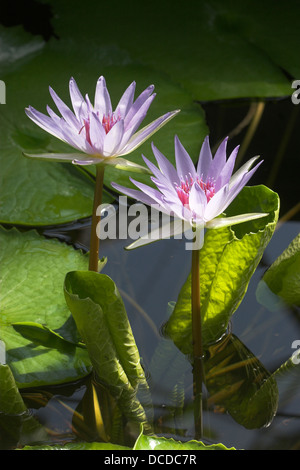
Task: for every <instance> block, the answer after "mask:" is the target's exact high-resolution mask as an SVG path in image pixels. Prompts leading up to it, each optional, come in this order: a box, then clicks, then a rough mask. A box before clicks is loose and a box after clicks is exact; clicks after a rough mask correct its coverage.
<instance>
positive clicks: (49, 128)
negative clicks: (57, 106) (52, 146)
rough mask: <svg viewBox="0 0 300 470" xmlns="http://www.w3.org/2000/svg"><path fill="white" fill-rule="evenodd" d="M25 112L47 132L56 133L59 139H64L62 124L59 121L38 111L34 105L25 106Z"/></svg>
mask: <svg viewBox="0 0 300 470" xmlns="http://www.w3.org/2000/svg"><path fill="white" fill-rule="evenodd" d="M25 113H26V114H27V116H28V117H29V118H30V119H31V120H32V121H33V122H34V123H35V124H37V125H38V126H39V127H41V128H42V129H44V130H45V131H46V132H48V133H49V134H52V135H54V136H55V137H57V138H58V139H61V140H64V138H63V133H62V130H61V128H60V125H59V124H58V121H56V120H55V121H54V120H53V119H51V117H49V116H46V115H45V114H43V113H40V111H37V110H36V109H34V108H33V107H32V106H29V107H28V108H25ZM57 117H58V116H57ZM59 119H61V118H59Z"/></svg>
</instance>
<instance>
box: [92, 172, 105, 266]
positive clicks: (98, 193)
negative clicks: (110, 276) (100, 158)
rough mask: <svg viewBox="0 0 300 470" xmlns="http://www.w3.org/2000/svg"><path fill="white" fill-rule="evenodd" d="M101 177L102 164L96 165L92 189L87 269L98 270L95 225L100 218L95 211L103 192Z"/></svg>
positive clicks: (97, 246)
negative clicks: (92, 198) (93, 188)
mask: <svg viewBox="0 0 300 470" xmlns="http://www.w3.org/2000/svg"><path fill="white" fill-rule="evenodd" d="M103 179H104V166H103V165H101V166H100V165H98V166H96V182H95V191H94V203H93V215H92V228H91V240H90V254H89V256H90V258H89V270H90V271H96V272H98V262H99V238H98V236H97V232H96V229H97V225H98V223H99V222H100V220H101V215H100V213H99V214H98V213H97V208H98V207H99V206H100V205H101V203H102V192H103Z"/></svg>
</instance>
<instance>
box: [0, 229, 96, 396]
mask: <svg viewBox="0 0 300 470" xmlns="http://www.w3.org/2000/svg"><path fill="white" fill-rule="evenodd" d="M0 264H1V293H0V298H1V313H0V338H1V340H2V341H3V342H4V343H5V346H6V362H7V364H8V365H9V367H10V369H11V371H12V373H13V375H14V378H15V381H16V384H17V386H18V387H19V388H25V387H32V386H39V385H45V384H47V385H49V384H59V383H64V382H66V381H72V380H76V379H78V378H80V377H84V376H86V375H87V374H88V373H89V372H90V371H91V364H90V360H89V357H88V354H87V352H86V349H84V348H82V345H80V344H79V345H78V347H77V344H76V343H77V342H78V337H77V330H76V326H75V324H74V322H73V319H72V317H71V314H70V312H69V310H68V308H67V306H66V303H65V299H64V295H63V282H64V277H65V274H66V272H67V271H68V270H70V269H74V268H76V269H77V268H81V269H86V267H87V264H88V259H87V256H86V255H83V254H82V252H80V251H76V250H74V249H73V248H72V247H71V246H68V245H65V244H63V243H61V242H59V241H57V240H54V239H53V240H47V239H45V238H44V237H42V236H40V235H39V234H38V233H37V232H36V231H33V230H30V231H28V232H23V233H21V232H19V231H18V230H16V229H11V230H5V229H3V228H0ZM18 322H21V323H24V322H33V323H35V324H37V325H40V327H41V328H43V327H47V328H49V329H50V330H53V331H54V332H56V333H57V341H56V343H54V342H53V340H52V339H51V338H52V337H50V339H49V341H48V343H47V342H46V341H45V337H44V341H45V342H44V344H41V341H40V340H39V341H35V339H34V338H33V337H31V338H29V339H28V334H24V335H23V334H22V329H20V330H19V331H18V329H16V328H14V324H15V323H18ZM29 324H30V323H29ZM60 337H62V338H65V339H66V341H63V340H62V339H61V340H60V341H59V339H60Z"/></svg>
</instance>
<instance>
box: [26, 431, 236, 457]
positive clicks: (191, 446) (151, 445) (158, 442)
mask: <svg viewBox="0 0 300 470" xmlns="http://www.w3.org/2000/svg"><path fill="white" fill-rule="evenodd" d="M21 450H115V451H119V450H123V451H126V450H131V449H130V448H129V447H124V446H119V445H116V444H110V443H103V442H78V443H73V442H72V443H68V444H65V445H64V446H60V445H56V446H49V445H46V446H26V447H24V448H23V449H21ZM132 450H148V451H150V450H151V451H157V450H174V451H177V452H181V451H183V450H190V451H196V450H235V449H234V448H233V447H231V448H227V447H225V446H224V445H223V444H212V445H206V444H203V442H199V441H188V442H180V441H175V440H174V439H165V438H164V437H157V436H154V435H153V436H149V435H146V434H144V433H143V432H141V433H140V435H139V437H138V438H137V440H136V442H135V444H134V446H133V449H132ZM121 455H124V456H126V453H123V452H122V454H116V458H118V457H120V458H121Z"/></svg>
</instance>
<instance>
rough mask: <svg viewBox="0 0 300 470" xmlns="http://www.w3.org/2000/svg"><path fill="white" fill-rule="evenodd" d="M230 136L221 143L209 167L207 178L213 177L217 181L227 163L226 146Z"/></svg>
mask: <svg viewBox="0 0 300 470" xmlns="http://www.w3.org/2000/svg"><path fill="white" fill-rule="evenodd" d="M227 142H228V137H226V138H225V139H224V140H223V142H221V144H220V145H219V147H218V149H217V151H216V153H215V156H214V158H213V160H212V162H211V165H210V167H209V170H208V173H207V178H213V179H214V180H215V181H216V179H217V178H218V176H219V174H220V172H221V171H222V169H223V168H224V166H225V164H226V148H227Z"/></svg>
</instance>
